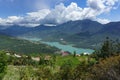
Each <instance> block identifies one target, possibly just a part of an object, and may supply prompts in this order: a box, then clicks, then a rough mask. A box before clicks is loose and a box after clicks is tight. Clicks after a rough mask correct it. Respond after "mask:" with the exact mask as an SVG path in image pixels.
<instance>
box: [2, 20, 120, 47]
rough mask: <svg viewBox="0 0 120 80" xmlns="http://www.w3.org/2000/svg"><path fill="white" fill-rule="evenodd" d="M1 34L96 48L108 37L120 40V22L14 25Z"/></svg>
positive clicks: (86, 21)
mask: <svg viewBox="0 0 120 80" xmlns="http://www.w3.org/2000/svg"><path fill="white" fill-rule="evenodd" d="M0 33H2V34H6V35H9V36H14V37H20V38H24V37H25V38H40V39H42V40H43V41H52V42H60V43H61V44H72V45H73V46H75V47H82V48H92V49H93V48H96V47H99V46H100V45H101V43H102V42H103V41H104V40H105V38H106V37H110V38H111V39H113V40H115V39H119V38H120V22H110V23H108V24H101V23H98V22H96V21H92V20H88V19H86V20H77V21H68V22H66V23H63V24H60V25H57V26H45V25H40V26H36V27H24V26H18V25H13V26H10V27H8V28H6V29H0Z"/></svg>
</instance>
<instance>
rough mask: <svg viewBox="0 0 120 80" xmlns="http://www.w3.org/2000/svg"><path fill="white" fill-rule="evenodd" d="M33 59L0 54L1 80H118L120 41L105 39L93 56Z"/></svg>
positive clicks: (57, 55)
mask: <svg viewBox="0 0 120 80" xmlns="http://www.w3.org/2000/svg"><path fill="white" fill-rule="evenodd" d="M32 57H33V56H31V55H29V56H27V57H26V56H25V55H24V56H22V57H21V58H17V57H15V56H13V55H12V54H11V55H6V52H5V51H0V80H119V79H120V72H119V71H120V42H119V40H116V41H112V40H110V39H109V38H106V40H105V41H104V43H103V44H102V46H101V49H99V50H98V49H97V50H96V51H95V52H94V53H93V54H90V55H84V54H81V55H80V56H77V55H76V53H75V52H74V54H70V55H67V56H61V55H60V54H51V55H50V54H49V55H47V54H46V55H45V54H40V55H39V57H40V60H39V61H35V60H33V59H32Z"/></svg>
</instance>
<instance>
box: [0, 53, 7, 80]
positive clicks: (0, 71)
mask: <svg viewBox="0 0 120 80" xmlns="http://www.w3.org/2000/svg"><path fill="white" fill-rule="evenodd" d="M6 69H7V55H6V53H5V52H4V51H0V80H2V78H3V77H4V75H5V73H6Z"/></svg>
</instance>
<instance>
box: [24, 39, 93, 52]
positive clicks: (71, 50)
mask: <svg viewBox="0 0 120 80" xmlns="http://www.w3.org/2000/svg"><path fill="white" fill-rule="evenodd" d="M24 39H26V40H30V41H40V42H42V43H44V44H47V45H50V46H55V47H57V48H59V49H61V50H63V51H69V52H71V53H73V52H74V51H76V53H77V54H81V53H93V52H94V50H92V49H84V48H76V47H72V46H71V45H63V44H60V43H59V42H45V41H41V39H39V38H24Z"/></svg>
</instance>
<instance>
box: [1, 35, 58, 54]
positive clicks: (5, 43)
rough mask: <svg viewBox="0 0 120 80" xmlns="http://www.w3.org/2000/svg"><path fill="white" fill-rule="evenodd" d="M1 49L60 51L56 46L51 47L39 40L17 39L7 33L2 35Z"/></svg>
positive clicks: (30, 51) (29, 51) (41, 51)
mask: <svg viewBox="0 0 120 80" xmlns="http://www.w3.org/2000/svg"><path fill="white" fill-rule="evenodd" d="M0 50H5V51H12V52H16V53H25V54H31V53H52V54H53V53H54V52H56V51H59V49H57V48H55V47H51V46H48V45H45V44H42V43H40V42H39V43H38V42H30V41H27V40H22V39H17V38H13V37H9V36H5V35H0Z"/></svg>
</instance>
